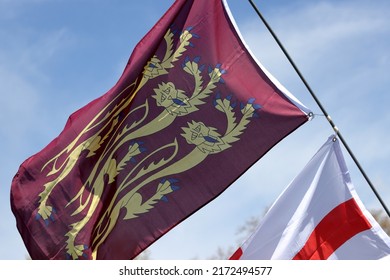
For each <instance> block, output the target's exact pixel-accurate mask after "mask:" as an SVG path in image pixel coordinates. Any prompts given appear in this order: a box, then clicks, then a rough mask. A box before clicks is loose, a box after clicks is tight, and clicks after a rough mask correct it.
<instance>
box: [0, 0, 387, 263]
mask: <svg viewBox="0 0 390 280" xmlns="http://www.w3.org/2000/svg"><path fill="white" fill-rule="evenodd" d="M255 2H256V3H257V5H258V6H259V8H260V10H262V12H263V14H264V16H265V17H266V18H267V20H268V21H269V23H270V24H271V26H272V27H273V29H274V31H275V32H276V33H277V34H278V36H279V38H280V40H281V41H282V42H283V43H284V45H285V47H286V48H287V50H288V51H289V53H290V55H291V57H292V58H293V59H294V61H295V63H296V64H297V66H298V67H299V68H300V70H301V72H302V74H303V75H304V76H305V78H306V80H307V81H308V83H309V84H310V86H311V87H312V89H313V90H314V92H315V93H316V94H317V96H318V98H319V99H320V100H321V102H322V103H323V105H324V107H325V108H326V109H327V111H328V113H329V114H330V115H331V116H332V118H333V120H334V121H335V122H336V124H337V126H338V127H339V129H340V131H341V133H342V134H343V136H344V138H345V139H346V141H347V142H348V144H349V146H350V148H351V149H352V151H353V152H354V153H355V155H356V157H357V158H358V160H359V161H360V163H361V165H362V166H363V168H364V169H365V171H366V173H367V174H368V176H369V177H370V179H371V181H372V182H373V183H374V185H375V186H376V188H377V190H378V192H379V193H380V194H381V196H382V198H383V200H384V201H385V203H386V204H387V205H388V207H390V172H389V166H390V145H389V143H390V130H389V128H390V110H389V109H388V108H389V105H390V93H389V88H390V74H389V73H390V72H389V69H390V18H389V16H388V15H389V12H390V2H389V1H387V0H375V1H369V0H345V1H344V0H343V1H320V0H313V1H302V0H294V1H281V0H280V1H255ZM172 3H173V1H171V0H163V1H156V0H143V1H125V0H114V1H108V0H105V1H103V0H101V1H93V0H66V1H65V0H0V38H1V41H0V42H1V43H0V96H1V102H0V108H1V110H0V137H1V143H2V145H1V157H0V200H1V201H0V211H1V213H2V215H1V220H0V232H1V233H0V259H2V260H5V259H25V258H26V256H27V251H26V250H25V248H24V244H23V242H22V240H21V238H20V235H19V233H18V231H17V229H16V225H15V219H14V217H13V215H12V213H11V210H10V204H9V191H10V186H11V181H12V177H13V176H14V174H15V173H16V171H17V169H18V167H19V165H20V164H21V163H22V162H23V161H24V160H25V159H26V158H27V157H29V156H31V155H32V154H35V153H37V152H38V151H39V150H41V149H42V148H43V147H44V146H46V145H47V144H48V143H49V142H50V141H51V140H52V139H53V138H55V137H56V136H57V135H58V134H59V133H60V131H61V130H62V129H63V126H64V125H65V122H66V120H67V118H68V116H69V115H70V114H71V113H72V112H74V111H76V110H77V109H79V108H80V107H82V106H84V105H85V104H86V103H88V102H89V101H91V100H92V99H95V98H96V97H99V96H100V95H102V94H104V93H105V92H107V91H108V90H109V89H110V88H111V87H112V86H113V85H114V84H115V83H116V81H117V79H118V78H119V76H120V75H121V73H122V70H123V68H124V66H125V64H126V62H127V59H128V57H129V56H130V54H131V52H132V50H133V47H134V46H135V44H136V43H137V42H138V41H139V40H140V39H141V38H142V36H143V35H144V34H145V33H146V32H147V31H148V30H149V29H150V28H151V27H152V26H153V25H154V23H155V22H156V21H157V20H158V19H159V18H160V17H161V16H162V14H163V13H164V12H165V11H166V9H167V8H168V7H169V6H170V5H171V4H172ZM228 3H229V5H230V7H231V10H232V14H233V16H234V17H235V18H236V21H237V23H238V26H239V28H240V30H241V32H242V34H243V36H244V38H245V40H246V42H247V44H248V45H249V46H250V48H251V49H252V51H253V52H254V54H255V56H256V57H257V58H258V59H259V60H260V61H261V62H262V64H263V65H264V66H265V67H266V68H267V69H268V70H269V71H270V72H271V73H272V74H273V75H274V76H275V77H276V78H277V79H278V80H279V81H280V82H281V83H282V84H283V85H284V86H285V87H286V88H287V89H289V91H290V92H292V93H293V94H294V95H295V96H296V97H297V98H298V99H299V100H301V101H302V102H303V103H304V104H305V105H306V106H307V107H309V108H310V109H312V110H313V111H314V112H315V113H316V114H321V111H320V109H319V108H318V107H317V106H316V104H315V102H314V100H313V99H312V98H311V96H310V94H309V92H308V91H307V90H306V89H305V87H304V86H303V84H302V82H301V81H300V79H299V78H298V76H297V75H296V73H295V72H294V71H293V69H292V67H291V66H290V65H289V63H288V61H287V59H286V58H285V57H284V56H283V54H282V53H281V51H280V50H279V48H278V47H277V45H276V44H275V42H274V41H273V40H272V38H271V37H270V35H269V34H268V32H267V31H266V30H265V28H264V26H263V25H262V23H261V21H260V19H259V18H258V17H257V15H256V14H255V12H254V11H253V9H252V8H251V6H250V4H249V3H248V2H247V1H242V0H228ZM332 133H333V131H332V129H331V127H330V125H329V124H328V123H327V121H326V120H325V118H324V117H323V116H316V117H315V118H314V119H313V120H312V121H311V122H309V123H307V124H305V125H304V126H302V127H301V128H299V129H298V130H297V131H295V132H294V133H293V134H291V135H290V136H288V137H287V138H286V139H284V140H283V141H282V142H281V143H280V144H279V145H277V146H276V147H274V148H273V149H272V150H271V151H270V152H269V153H268V154H267V155H266V156H265V157H264V158H263V159H261V160H260V161H259V162H258V163H257V164H255V165H254V166H253V168H251V169H250V170H248V172H246V173H245V174H244V175H243V176H242V177H241V178H240V179H239V180H238V181H237V182H235V183H234V184H233V185H232V186H231V187H230V188H228V190H227V191H225V192H224V193H223V194H222V195H221V196H220V197H218V199H216V200H214V201H213V202H211V203H210V204H208V205H207V206H205V207H204V208H203V209H201V210H200V211H199V212H197V213H196V214H194V215H193V216H191V217H190V218H188V219H187V220H186V221H184V222H183V223H181V224H180V225H178V226H177V227H176V228H174V229H173V230H171V231H170V232H169V233H168V234H166V235H165V236H164V237H162V238H161V239H160V240H158V241H157V242H156V243H155V244H153V245H152V246H151V247H150V249H149V250H150V257H151V258H153V259H192V258H200V259H203V258H209V257H211V256H212V255H213V254H214V253H215V252H216V250H217V248H218V247H221V248H227V247H230V246H232V247H236V246H237V243H236V242H237V235H236V232H237V229H238V228H239V227H240V226H242V225H243V224H244V223H245V221H247V220H248V219H249V218H251V217H253V216H259V215H262V213H263V211H264V209H265V208H266V207H268V206H270V205H271V204H272V202H273V201H274V200H275V199H276V197H277V196H278V195H279V194H280V192H281V191H282V190H283V189H284V188H285V187H286V186H287V185H288V183H289V182H290V181H291V180H292V179H293V177H294V176H296V175H297V174H298V173H299V171H300V170H301V169H302V168H303V166H304V165H305V164H306V163H307V162H308V161H309V159H310V158H311V157H312V156H313V155H314V153H315V152H316V151H317V150H318V149H319V147H320V146H321V145H322V144H323V143H324V142H325V141H326V139H327V137H328V136H329V135H330V134H332ZM343 151H344V155H345V158H346V161H347V164H348V167H349V169H350V171H351V175H352V180H353V182H354V185H355V187H356V190H357V192H358V194H359V195H360V197H361V199H362V200H363V202H364V203H365V204H366V206H367V207H368V208H369V209H378V208H381V206H380V205H379V203H378V201H377V200H376V198H375V196H374V195H373V193H372V191H371V190H370V188H369V186H368V185H367V183H366V182H365V181H364V179H363V178H362V176H361V174H360V173H359V171H358V170H357V168H356V166H355V165H354V164H353V162H352V161H351V159H350V157H349V156H348V154H347V152H346V151H345V150H343Z"/></svg>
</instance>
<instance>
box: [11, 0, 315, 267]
mask: <svg viewBox="0 0 390 280" xmlns="http://www.w3.org/2000/svg"><path fill="white" fill-rule="evenodd" d="M129 12H130V11H129ZM129 28H134V27H129ZM76 97H77V96H75V98H76ZM308 119H309V117H308V110H307V109H306V108H305V107H304V106H303V105H302V104H301V103H300V102H299V101H297V100H296V99H295V98H294V97H293V96H292V95H291V94H290V93H289V92H288V91H287V90H286V89H285V88H284V87H282V86H281V85H280V84H279V83H278V82H277V81H276V79H275V78H274V77H272V76H271V75H270V74H269V73H268V72H267V71H266V70H265V69H264V67H263V66H262V65H261V64H260V63H258V61H257V60H256V59H255V58H254V57H253V56H252V55H251V52H250V51H249V49H248V48H247V47H246V45H245V44H244V42H243V40H242V39H241V36H240V33H239V32H238V30H237V29H236V25H235V23H234V20H233V18H232V16H231V13H230V11H229V9H228V7H227V4H226V2H225V1H222V0H215V1H210V0H196V1H194V0H177V1H175V3H174V4H173V5H172V6H171V7H170V9H169V10H168V11H167V12H166V13H165V15H163V17H162V18H161V19H160V20H159V21H158V22H157V23H156V25H155V26H154V27H153V28H152V29H151V30H150V31H149V33H148V34H147V35H146V36H145V37H144V38H143V39H142V40H141V41H140V42H139V43H138V45H137V46H136V47H135V49H134V51H133V53H132V55H131V57H130V59H129V61H128V63H127V65H126V68H125V69H124V72H123V74H122V76H121V77H120V79H119V81H118V82H117V84H116V85H115V86H114V87H113V88H112V89H111V90H109V91H108V92H107V93H106V94H104V95H103V96H101V97H99V98H97V99H95V100H94V101H92V102H90V103H89V104H87V105H86V106H85V107H83V108H81V109H79V110H78V111H77V112H75V113H74V114H72V115H71V116H70V118H69V120H68V122H67V123H66V126H65V128H64V130H63V131H62V132H61V133H60V135H59V136H58V137H57V138H55V139H54V140H53V141H52V142H51V143H49V144H48V146H46V147H45V148H44V149H43V150H42V151H40V152H38V153H37V154H35V155H33V156H31V157H30V158H28V159H27V160H26V161H25V162H23V163H22V165H21V166H20V168H19V170H18V172H17V174H16V175H15V177H14V180H13V182H12V187H11V206H12V210H13V213H14V215H15V217H16V221H17V227H18V230H19V232H20V234H21V236H22V238H23V241H24V243H25V245H26V247H27V249H28V252H29V253H30V256H31V258H32V259H67V258H69V259H132V258H134V257H136V256H137V255H138V254H139V253H140V252H142V251H143V250H144V249H145V248H147V247H148V246H149V245H151V244H152V243H153V242H155V241H156V240H157V239H158V238H160V237H161V236H162V235H163V234H165V233H166V232H168V231H169V230H170V229H171V228H173V227H174V226H176V225H177V224H179V223H180V222H181V221H183V220H184V219H186V218H187V217H188V216H189V215H191V214H193V213H194V212H195V211H197V210H198V209H200V208H201V207H202V206H204V205H205V204H207V203H208V202H210V201H211V200H213V199H214V198H216V197H217V196H218V195H219V194H221V193H222V192H223V191H224V190H225V189H226V188H227V187H228V186H229V185H231V184H232V183H233V182H234V181H235V180H236V179H237V178H238V177H239V176H240V175H241V174H243V173H244V172H245V171H246V170H247V169H248V168H249V167H250V166H251V165H253V164H254V163H255V162H256V161H257V160H258V159H260V158H261V157H262V156H263V155H264V154H265V153H266V152H267V151H268V150H270V149H271V148H272V147H273V146H274V145H276V144H277V143H278V142H279V141H281V140H282V139H283V138H284V137H286V136H287V135H288V134H290V133H292V132H293V131H294V130H295V129H297V128H298V127H299V126H301V125H302V124H303V123H305V122H306V121H307V120H308Z"/></svg>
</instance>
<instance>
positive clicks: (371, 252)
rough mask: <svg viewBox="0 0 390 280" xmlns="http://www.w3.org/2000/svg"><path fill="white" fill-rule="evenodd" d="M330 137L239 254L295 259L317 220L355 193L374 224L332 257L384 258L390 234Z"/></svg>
mask: <svg viewBox="0 0 390 280" xmlns="http://www.w3.org/2000/svg"><path fill="white" fill-rule="evenodd" d="M333 139H334V137H333V136H331V137H329V139H328V140H327V142H326V143H325V144H324V145H323V146H322V147H321V148H320V150H319V151H318V152H317V153H316V154H315V156H314V157H313V158H312V159H311V160H310V162H309V163H308V164H307V165H306V167H305V168H304V169H303V170H302V172H301V173H300V174H299V175H298V176H297V177H296V178H295V179H294V180H293V181H292V182H291V183H290V185H289V186H288V187H287V188H286V189H285V190H284V191H283V193H282V194H281V195H280V196H279V198H278V199H277V200H276V201H275V203H274V204H273V206H272V207H271V208H270V210H269V211H268V213H267V214H266V215H265V217H264V218H263V220H262V222H261V223H260V225H259V226H258V228H257V230H256V231H255V233H254V234H253V235H252V236H251V237H250V238H249V239H248V240H247V241H246V242H245V243H244V244H243V245H242V246H241V250H242V251H243V255H242V256H241V258H240V259H292V258H294V256H295V255H296V254H297V253H298V252H299V251H300V249H301V248H302V247H303V246H304V245H305V243H306V241H307V239H308V237H309V236H310V234H311V233H312V231H313V229H314V228H315V227H316V226H317V225H318V223H319V222H320V221H321V220H322V219H323V218H324V217H325V216H326V215H327V214H328V213H329V212H330V211H331V210H332V209H333V208H335V207H336V206H337V205H339V204H341V203H343V202H345V201H347V200H349V199H351V198H354V199H355V201H356V203H357V204H358V205H359V207H360V209H361V211H362V212H363V213H364V215H365V217H366V219H367V220H368V221H369V223H370V224H371V226H372V228H371V229H369V230H365V231H363V232H360V233H359V234H357V235H355V236H354V237H352V238H351V239H349V240H348V241H347V242H345V243H344V244H342V246H341V247H339V248H338V249H337V250H336V251H335V252H334V253H333V254H332V255H331V256H330V257H329V259H380V258H383V257H385V256H387V255H390V238H389V236H387V234H386V233H385V232H384V231H383V230H382V229H381V228H380V226H379V225H378V223H377V222H376V221H375V220H374V218H373V217H372V216H371V214H370V213H369V212H368V211H367V210H366V209H365V207H364V205H363V203H362V202H361V200H360V199H359V197H358V196H357V194H356V191H355V189H354V186H353V185H352V182H351V179H350V176H349V172H348V170H347V167H346V164H345V161H344V158H343V155H342V152H341V149H340V146H339V143H338V141H337V140H336V141H333Z"/></svg>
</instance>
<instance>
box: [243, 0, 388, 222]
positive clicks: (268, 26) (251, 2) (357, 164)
mask: <svg viewBox="0 0 390 280" xmlns="http://www.w3.org/2000/svg"><path fill="white" fill-rule="evenodd" d="M248 1H249V3H250V4H251V5H252V7H253V9H254V10H255V11H256V13H257V15H258V16H259V17H260V19H261V21H262V22H263V23H264V25H265V26H266V27H267V29H268V31H269V32H270V33H271V35H272V37H273V38H274V40H275V41H276V43H277V44H278V45H279V47H280V49H281V50H282V52H283V53H284V55H285V56H286V57H287V59H288V61H289V62H290V64H291V65H292V67H293V68H294V70H295V71H296V73H297V74H298V76H299V78H300V79H301V80H302V82H303V83H304V85H305V86H306V88H307V90H308V91H309V92H310V94H311V96H312V97H313V99H314V100H315V102H316V103H317V105H318V107H320V109H321V111H322V113H323V114H324V115H325V117H326V119H327V120H328V122H329V124H330V125H331V126H332V128H333V130H334V131H335V133H336V135H337V137H338V138H339V139H340V141H341V142H342V143H343V145H344V147H345V148H346V150H347V151H348V153H349V155H350V156H351V158H352V160H353V161H354V162H355V164H356V166H357V167H358V169H359V171H360V172H361V174H362V175H363V177H364V179H365V180H366V181H367V183H368V185H369V186H370V187H371V189H372V191H373V192H374V194H375V196H376V197H377V199H378V200H379V202H380V204H381V205H382V207H383V209H384V210H385V212H386V214H387V215H388V216H389V218H390V211H389V209H388V208H387V206H386V204H385V203H384V201H383V200H382V198H381V197H380V195H379V193H378V192H377V190H376V189H375V187H374V185H373V184H372V182H371V180H370V179H369V178H368V176H367V174H366V172H365V171H364V170H363V168H362V166H361V165H360V163H359V161H358V160H357V158H356V157H355V155H354V154H353V152H352V150H351V149H350V148H349V146H348V144H347V142H346V141H345V140H344V137H343V136H342V135H341V133H340V131H339V129H338V127H337V126H336V125H335V123H334V122H333V120H332V118H331V117H330V116H329V114H328V113H327V111H326V110H325V108H324V106H322V104H321V102H320V100H319V99H318V98H317V96H316V95H315V93H314V91H313V90H312V89H311V87H310V86H309V84H308V83H307V81H306V79H305V78H304V77H303V75H302V73H301V71H299V69H298V67H297V66H296V65H295V63H294V61H293V60H292V58H291V57H290V55H289V54H288V52H287V50H286V49H285V48H284V46H283V44H282V43H281V42H280V40H279V38H278V37H277V36H276V34H275V32H274V31H273V30H272V28H271V26H270V25H269V24H268V22H267V21H266V20H265V18H264V17H263V15H262V14H261V12H260V10H259V9H258V8H257V6H256V4H255V3H254V2H253V1H252V0H248Z"/></svg>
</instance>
